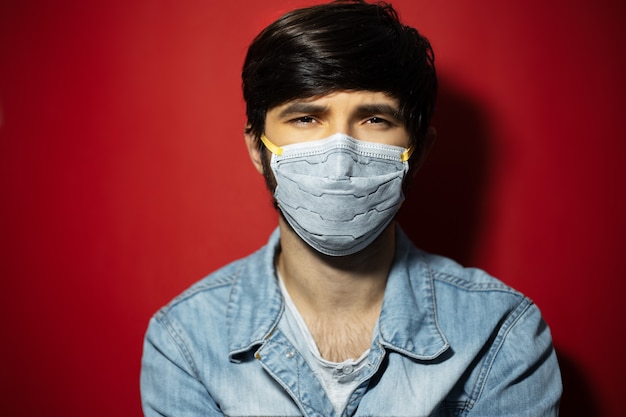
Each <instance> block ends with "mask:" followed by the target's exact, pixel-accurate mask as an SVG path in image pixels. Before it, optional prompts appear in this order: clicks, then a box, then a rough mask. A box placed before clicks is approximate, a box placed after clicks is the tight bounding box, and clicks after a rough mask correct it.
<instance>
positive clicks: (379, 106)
mask: <svg viewBox="0 0 626 417" xmlns="http://www.w3.org/2000/svg"><path fill="white" fill-rule="evenodd" d="M356 114H360V115H367V114H382V115H384V116H387V117H392V118H394V119H396V120H398V121H402V117H401V115H400V109H399V108H398V107H396V106H392V105H391V104H387V103H374V104H363V105H361V106H358V107H357V109H356Z"/></svg>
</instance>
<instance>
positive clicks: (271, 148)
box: [261, 133, 415, 162]
mask: <svg viewBox="0 0 626 417" xmlns="http://www.w3.org/2000/svg"><path fill="white" fill-rule="evenodd" d="M261 142H263V144H264V145H265V147H266V148H267V149H269V151H270V152H271V153H273V154H274V155H278V156H280V155H282V154H283V148H281V147H280V146H276V145H274V144H273V143H272V142H271V141H270V140H269V139H268V138H267V136H265V133H263V134H261ZM414 149H415V148H413V146H411V147H410V148H409V149H407V150H406V151H404V152H402V155H400V160H401V161H402V162H406V161H408V160H409V158H410V157H411V154H412V153H413V150H414Z"/></svg>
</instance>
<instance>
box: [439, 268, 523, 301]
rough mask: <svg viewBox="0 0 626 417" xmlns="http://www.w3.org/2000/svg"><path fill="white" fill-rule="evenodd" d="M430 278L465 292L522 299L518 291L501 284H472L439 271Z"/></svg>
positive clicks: (465, 279)
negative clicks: (516, 296)
mask: <svg viewBox="0 0 626 417" xmlns="http://www.w3.org/2000/svg"><path fill="white" fill-rule="evenodd" d="M432 276H433V279H434V280H437V281H439V282H442V283H444V284H448V285H452V286H454V287H457V288H459V289H462V290H465V291H498V292H506V293H510V294H514V295H518V296H520V297H523V296H522V295H521V294H520V293H519V292H518V291H516V290H514V289H513V288H511V287H509V286H507V285H505V284H502V283H488V282H472V281H469V280H468V279H467V278H462V277H458V276H456V275H453V274H450V273H445V272H440V271H434V272H433V273H432Z"/></svg>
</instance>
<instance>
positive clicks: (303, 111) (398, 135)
mask: <svg viewBox="0 0 626 417" xmlns="http://www.w3.org/2000/svg"><path fill="white" fill-rule="evenodd" d="M398 114H399V107H398V101H397V100H396V99H394V98H392V97H389V96H388V95H386V94H385V93H381V92H372V91H339V92H333V93H330V94H326V95H323V96H319V97H314V98H306V99H296V100H292V101H289V102H287V103H284V104H282V105H280V106H277V107H274V108H271V109H270V110H269V111H268V112H267V116H266V119H265V136H267V138H268V139H269V140H270V141H271V142H273V143H274V144H275V145H277V146H284V145H289V144H292V143H299V142H306V141H312V140H319V139H324V138H327V137H329V136H331V135H333V134H335V133H343V134H346V135H349V136H352V137H353V138H355V139H359V140H363V141H367V142H378V143H384V144H387V145H395V146H401V147H404V148H408V146H409V134H408V132H407V130H406V128H405V127H404V123H403V122H402V120H400V118H399V116H398Z"/></svg>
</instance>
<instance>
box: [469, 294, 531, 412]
mask: <svg viewBox="0 0 626 417" xmlns="http://www.w3.org/2000/svg"><path fill="white" fill-rule="evenodd" d="M532 305H533V303H532V301H531V300H530V299H529V298H527V297H523V298H522V300H521V301H520V303H519V304H518V305H517V307H516V308H515V309H514V310H513V311H512V312H511V313H510V314H509V315H508V317H507V318H506V319H505V321H504V323H503V324H502V327H501V328H500V330H499V331H498V334H497V335H496V338H495V340H494V341H493V345H492V347H491V349H490V350H489V352H488V354H487V356H486V357H485V361H484V364H483V366H482V367H481V370H480V373H479V375H478V380H477V381H476V385H475V386H474V389H473V390H472V393H471V395H470V398H469V401H468V405H469V408H468V409H467V411H468V412H469V411H470V410H471V409H472V408H473V406H474V405H475V404H476V403H477V402H478V401H479V400H480V397H481V396H482V394H483V391H484V389H485V385H486V384H487V380H488V379H489V374H490V373H491V370H492V369H493V365H494V362H495V360H496V358H497V356H498V353H500V350H501V349H502V347H503V346H504V343H505V341H506V338H507V336H508V335H509V333H510V332H511V330H512V329H513V328H514V327H515V325H516V324H517V323H518V322H519V321H520V319H521V318H522V317H523V316H524V314H525V313H526V311H528V310H529V309H530V307H531V306H532Z"/></svg>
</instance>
